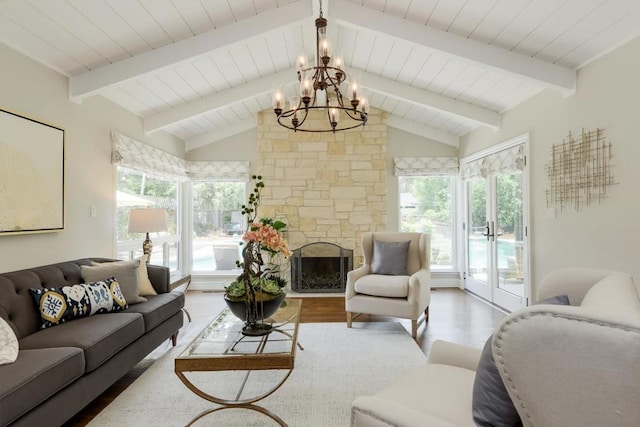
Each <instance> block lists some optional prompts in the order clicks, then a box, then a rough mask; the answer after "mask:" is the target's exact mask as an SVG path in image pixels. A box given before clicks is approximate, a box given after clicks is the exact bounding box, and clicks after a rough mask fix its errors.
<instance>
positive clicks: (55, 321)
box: [29, 277, 127, 329]
mask: <svg viewBox="0 0 640 427" xmlns="http://www.w3.org/2000/svg"><path fill="white" fill-rule="evenodd" d="M29 292H30V293H31V296H32V297H33V300H34V302H35V304H36V307H37V308H38V311H39V313H40V317H41V318H42V328H43V329H44V328H49V327H51V326H55V325H59V324H61V323H66V322H68V321H70V320H74V319H79V318H82V317H87V316H91V315H94V314H100V313H108V312H111V311H120V310H124V309H125V308H127V301H126V299H125V298H124V295H123V294H122V291H121V289H120V284H119V283H118V281H117V280H116V279H115V278H114V277H111V278H109V279H107V280H104V281H99V282H94V283H81V284H78V285H68V286H62V287H59V288H32V289H29Z"/></svg>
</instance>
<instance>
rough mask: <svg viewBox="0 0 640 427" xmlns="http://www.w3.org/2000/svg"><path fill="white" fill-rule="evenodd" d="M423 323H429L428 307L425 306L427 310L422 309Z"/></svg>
mask: <svg viewBox="0 0 640 427" xmlns="http://www.w3.org/2000/svg"><path fill="white" fill-rule="evenodd" d="M424 321H425V322H428V321H429V306H427V308H425V309H424Z"/></svg>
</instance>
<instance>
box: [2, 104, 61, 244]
mask: <svg viewBox="0 0 640 427" xmlns="http://www.w3.org/2000/svg"><path fill="white" fill-rule="evenodd" d="M63 229H64V129H61V128H59V127H56V126H52V125H50V124H47V123H43V122H41V121H39V120H35V119H32V118H28V117H24V116H21V115H19V114H16V113H13V112H11V111H7V110H4V109H0V235H11V234H21V233H44V232H52V231H61V230H63Z"/></svg>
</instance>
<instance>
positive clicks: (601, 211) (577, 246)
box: [460, 38, 640, 296]
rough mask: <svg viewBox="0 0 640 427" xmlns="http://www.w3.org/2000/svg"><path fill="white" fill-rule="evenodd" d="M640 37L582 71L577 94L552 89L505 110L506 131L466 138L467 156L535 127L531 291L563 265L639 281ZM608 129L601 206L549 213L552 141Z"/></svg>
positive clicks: (481, 132)
mask: <svg viewBox="0 0 640 427" xmlns="http://www.w3.org/2000/svg"><path fill="white" fill-rule="evenodd" d="M639 76H640V38H639V39H635V40H633V41H631V42H630V43H628V44H626V45H625V46H622V47H621V48H619V49H618V50H616V51H613V52H612V53H610V54H608V55H606V56H604V57H602V58H600V59H598V60H597V61H595V62H593V63H591V64H589V65H587V66H586V67H584V68H582V69H580V70H579V72H578V82H577V92H576V94H575V95H572V96H569V97H567V98H564V97H563V96H562V95H560V94H557V93H554V92H552V91H545V92H543V93H541V94H539V95H538V96H536V97H534V98H532V99H530V100H529V101H527V102H525V103H523V104H522V105H520V106H518V107H516V108H514V109H513V110H511V111H509V112H506V113H505V114H503V116H502V128H501V130H500V131H497V132H494V131H491V130H486V129H481V130H477V131H474V132H472V133H470V134H468V135H467V136H465V137H464V138H462V141H461V147H460V155H461V157H463V156H466V155H469V154H471V153H474V152H476V151H479V150H481V149H483V148H486V147H489V146H491V145H494V144H496V143H499V142H502V141H506V140H508V139H510V138H512V137H515V136H518V135H521V134H523V133H525V132H529V133H530V138H531V140H530V141H531V142H530V159H529V160H530V163H529V164H530V167H531V181H532V185H531V202H532V207H531V214H532V216H531V237H532V240H531V243H532V245H531V246H532V257H531V261H532V262H531V266H532V273H533V275H532V292H533V295H534V296H535V291H536V283H538V282H539V281H540V279H541V278H542V277H543V276H544V275H545V274H547V273H548V272H550V271H552V270H554V269H557V268H561V267H573V266H576V267H597V268H606V269H615V270H622V271H626V272H629V273H630V274H632V275H633V276H634V279H635V280H636V281H637V282H640V226H639V225H638V213H639V212H640V194H639V190H638V188H639V185H640V141H639V137H638V134H639V132H638V129H636V125H638V124H639V123H640V121H639V120H638V119H639V117H640V108H639V107H638V104H639V102H640V80H639V79H640V77H639ZM583 128H584V129H585V130H595V129H596V128H604V129H605V136H606V138H607V140H608V142H611V143H612V144H613V156H614V157H613V160H612V164H613V175H614V177H615V178H616V180H617V181H618V182H619V185H614V186H612V187H609V188H608V190H607V191H608V192H609V197H608V198H607V199H605V200H604V201H603V202H602V203H601V204H598V203H597V201H596V202H595V203H594V204H592V205H591V206H585V207H582V208H580V210H579V211H575V209H573V208H568V209H565V210H564V211H562V212H560V210H559V209H558V212H557V217H556V219H547V216H546V210H547V206H546V200H545V189H546V188H547V178H546V175H545V164H547V163H548V162H549V160H550V158H549V157H550V150H551V145H552V144H559V143H562V140H563V138H564V137H565V136H566V135H567V134H568V132H569V131H571V132H572V133H573V134H575V135H579V134H580V132H581V130H582V129H583Z"/></svg>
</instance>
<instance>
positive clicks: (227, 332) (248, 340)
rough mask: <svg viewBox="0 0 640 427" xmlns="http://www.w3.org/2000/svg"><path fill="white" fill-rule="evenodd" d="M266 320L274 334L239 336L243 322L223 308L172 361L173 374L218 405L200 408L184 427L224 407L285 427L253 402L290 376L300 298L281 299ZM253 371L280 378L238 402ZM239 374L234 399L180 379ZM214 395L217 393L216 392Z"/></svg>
mask: <svg viewBox="0 0 640 427" xmlns="http://www.w3.org/2000/svg"><path fill="white" fill-rule="evenodd" d="M285 302H286V304H283V307H281V308H280V309H279V310H278V312H277V313H276V314H275V315H274V316H272V318H270V319H269V320H270V321H271V322H272V324H273V331H272V332H271V333H270V334H269V335H265V336H262V337H252V336H247V335H242V333H241V329H242V326H243V324H242V322H241V321H239V320H238V319H236V318H235V317H234V316H233V314H231V312H230V310H229V309H228V308H227V309H225V310H223V311H222V313H220V314H219V315H218V316H217V317H216V318H215V319H214V320H213V321H212V322H211V323H210V324H209V325H208V326H207V327H206V328H205V329H204V330H203V331H202V333H201V334H200V336H199V337H198V338H196V339H195V340H194V341H193V343H191V344H190V345H189V346H188V347H187V349H186V350H185V351H184V352H183V353H182V354H181V355H180V356H179V357H177V358H176V360H175V373H176V375H177V376H178V378H180V381H182V383H183V384H184V385H185V386H186V387H187V388H188V389H189V390H191V391H192V392H193V393H194V394H196V395H198V396H200V397H201V398H203V399H205V400H208V401H209V402H213V403H216V404H218V405H220V407H217V408H212V409H208V410H205V411H203V412H201V413H200V414H198V415H197V416H196V417H195V418H193V419H192V420H191V421H190V422H189V424H187V425H188V426H191V425H193V424H194V423H195V422H196V421H198V420H200V419H201V418H203V417H205V416H207V415H210V414H213V413H215V412H219V411H223V410H226V409H247V410H250V411H254V412H258V413H260V414H262V415H265V416H267V417H269V418H271V419H272V420H273V421H275V422H276V423H277V424H278V425H280V426H287V423H285V422H284V420H283V419H282V418H280V417H279V416H277V415H276V414H274V413H273V412H271V411H269V410H268V409H266V408H264V407H262V406H259V405H256V404H255V403H256V402H258V401H260V400H262V399H265V398H266V397H268V396H270V395H271V394H273V393H274V392H275V391H276V390H278V389H279V388H280V387H281V386H282V384H284V382H285V381H286V380H287V379H288V378H289V376H290V375H291V372H293V368H294V359H295V351H296V348H300V349H301V350H303V348H302V346H301V345H300V343H298V340H297V335H298V325H299V322H300V310H301V306H302V302H301V300H299V299H298V300H296V299H293V300H286V301H285ZM254 370H258V371H263V370H269V371H271V370H278V371H282V375H283V376H282V378H281V379H280V380H277V381H274V386H273V387H271V388H270V389H269V390H267V391H266V392H262V393H261V394H259V395H256V396H251V397H248V398H243V397H242V394H243V392H244V390H245V387H246V385H247V383H248V381H249V380H250V376H251V372H252V371H254ZM216 371H242V372H245V374H244V378H243V379H242V381H241V383H240V387H239V389H238V391H237V393H236V395H235V398H233V399H228V398H221V397H217V396H213V395H212V394H210V393H207V392H205V391H204V390H202V388H201V387H199V386H197V385H195V384H194V382H192V381H191V380H190V379H189V378H187V376H186V375H185V373H186V372H216ZM216 394H218V393H216Z"/></svg>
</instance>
